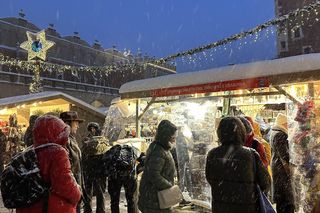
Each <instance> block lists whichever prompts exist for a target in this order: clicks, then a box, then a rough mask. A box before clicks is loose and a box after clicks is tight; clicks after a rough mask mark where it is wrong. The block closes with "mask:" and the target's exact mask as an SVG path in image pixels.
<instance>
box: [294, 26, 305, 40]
mask: <svg viewBox="0 0 320 213" xmlns="http://www.w3.org/2000/svg"><path fill="white" fill-rule="evenodd" d="M302 37H303V34H302V28H301V27H295V28H293V29H292V39H293V40H295V39H300V38H302Z"/></svg>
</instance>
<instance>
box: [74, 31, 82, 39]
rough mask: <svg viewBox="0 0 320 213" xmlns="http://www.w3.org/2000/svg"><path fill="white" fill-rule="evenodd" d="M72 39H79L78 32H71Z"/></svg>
mask: <svg viewBox="0 0 320 213" xmlns="http://www.w3.org/2000/svg"><path fill="white" fill-rule="evenodd" d="M73 37H74V38H77V39H80V35H79V32H77V31H75V32H73Z"/></svg>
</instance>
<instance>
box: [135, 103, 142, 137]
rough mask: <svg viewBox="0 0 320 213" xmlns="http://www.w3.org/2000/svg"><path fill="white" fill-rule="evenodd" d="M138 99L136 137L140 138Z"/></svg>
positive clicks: (137, 106) (137, 105)
mask: <svg viewBox="0 0 320 213" xmlns="http://www.w3.org/2000/svg"><path fill="white" fill-rule="evenodd" d="M139 108H140V99H137V100H136V137H137V138H140V137H141V134H140V119H139Z"/></svg>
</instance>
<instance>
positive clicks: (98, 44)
mask: <svg viewBox="0 0 320 213" xmlns="http://www.w3.org/2000/svg"><path fill="white" fill-rule="evenodd" d="M92 47H93V48H95V49H101V43H100V41H99V40H97V39H95V40H94V43H93V45H92Z"/></svg>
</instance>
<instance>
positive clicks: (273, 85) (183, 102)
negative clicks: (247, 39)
mask: <svg viewBox="0 0 320 213" xmlns="http://www.w3.org/2000/svg"><path fill="white" fill-rule="evenodd" d="M120 96H121V99H118V100H115V101H114V102H113V104H112V105H111V107H110V108H109V112H108V115H107V117H106V122H105V130H106V134H107V135H108V137H109V139H110V137H111V138H112V137H114V138H113V139H111V140H116V139H118V138H124V137H126V136H127V135H130V134H132V132H133V133H134V136H137V137H141V136H142V137H152V136H154V134H155V132H156V127H157V124H158V123H159V122H160V121H161V120H162V119H168V120H170V121H172V122H173V123H174V124H175V125H176V126H178V135H177V138H176V149H177V157H178V165H179V166H178V167H179V168H178V172H179V177H180V181H179V182H180V183H179V184H180V188H181V190H182V191H183V193H184V196H185V197H187V198H190V199H191V200H192V201H193V202H194V203H196V204H199V205H201V206H202V207H206V208H208V209H210V208H211V207H210V205H211V201H210V197H211V190H210V186H209V185H208V183H207V182H206V178H205V172H204V171H205V160H206V154H207V152H208V151H209V150H210V149H211V148H213V147H216V146H218V144H217V136H216V127H217V125H218V123H219V121H220V118H221V117H222V116H225V115H239V114H245V115H248V116H250V117H252V118H254V119H255V120H257V121H258V122H259V123H260V124H261V126H271V125H272V124H273V122H274V120H275V118H276V116H277V114H278V113H284V114H287V115H288V119H289V120H288V122H289V124H290V125H289V137H290V136H291V135H292V134H293V132H294V128H295V127H294V126H297V125H298V124H297V121H296V120H295V115H296V113H297V111H299V109H300V111H301V106H305V105H306V104H305V102H306V101H311V102H312V104H313V108H312V109H313V111H312V119H313V122H314V125H315V124H318V123H319V120H320V114H319V105H320V101H319V98H320V54H308V55H302V56H294V57H288V58H282V59H276V60H269V61H260V62H254V63H249V64H242V65H232V66H227V67H222V68H216V69H210V70H204V71H199V72H193V73H183V74H173V75H169V76H161V77H157V78H152V79H145V80H138V81H133V82H129V83H126V84H124V85H122V87H121V88H120ZM319 126H320V125H318V127H319ZM317 132H320V131H317ZM290 134H291V135H290ZM312 137H313V138H314V140H313V141H314V145H313V146H312V148H313V147H316V148H317V146H316V145H318V142H319V138H320V137H319V136H318V134H316V133H314V134H313V135H312ZM290 144H291V142H290ZM310 149H311V147H309V145H308V144H306V145H305V149H304V153H308V152H310ZM316 150H318V148H317V149H316ZM290 151H291V152H292V153H291V154H292V155H293V156H295V157H298V158H299V159H300V156H301V155H303V154H302V153H301V152H300V151H301V150H299V149H298V148H297V147H296V146H295V147H294V148H292V147H291V146H290ZM319 151H320V150H319ZM315 153H316V152H315V151H313V152H312V153H310V156H311V157H310V158H311V159H313V160H314V162H316V163H317V165H320V164H318V160H316V158H315ZM317 159H319V158H317ZM300 160H301V159H300ZM305 161H306V159H305ZM293 163H296V162H293ZM299 163H300V164H301V163H302V164H303V163H305V162H304V161H303V160H301V161H300V162H299ZM296 164H297V163H296ZM316 168H318V167H316ZM314 170H317V169H314ZM319 170H320V169H319ZM317 171H318V170H317ZM319 172H320V171H319ZM302 176H303V175H302ZM313 176H314V177H316V176H317V175H316V174H314V175H313ZM303 177H304V176H303ZM298 182H299V181H298ZM300 182H301V181H300ZM318 183H319V181H318ZM313 189H314V187H313ZM305 190H306V191H308V190H309V186H305ZM309 191H310V190H309ZM314 191H315V192H319V191H320V189H319V190H318V191H317V190H314ZM312 193H314V192H312ZM313 195H314V194H313ZM303 196H304V195H303ZM303 196H301V195H300V197H299V201H298V202H300V200H304V197H303ZM299 205H300V204H299ZM302 205H304V206H305V205H307V204H301V206H302Z"/></svg>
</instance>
